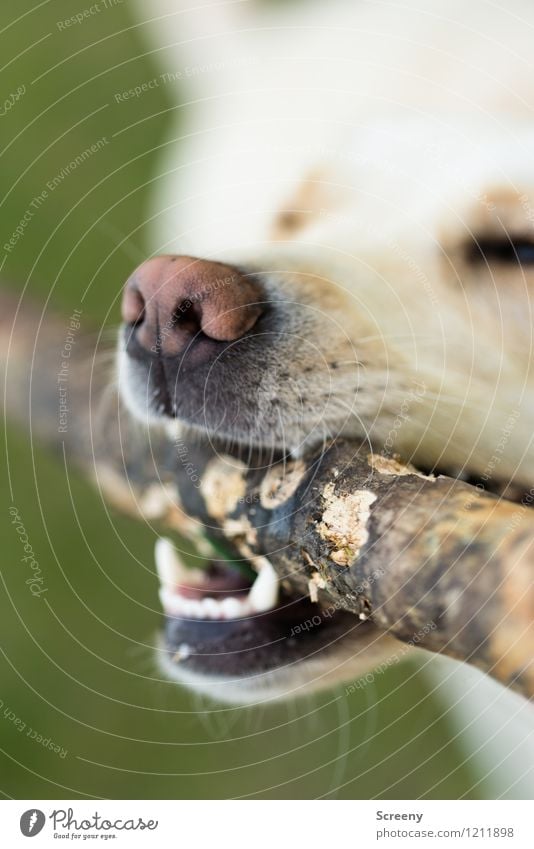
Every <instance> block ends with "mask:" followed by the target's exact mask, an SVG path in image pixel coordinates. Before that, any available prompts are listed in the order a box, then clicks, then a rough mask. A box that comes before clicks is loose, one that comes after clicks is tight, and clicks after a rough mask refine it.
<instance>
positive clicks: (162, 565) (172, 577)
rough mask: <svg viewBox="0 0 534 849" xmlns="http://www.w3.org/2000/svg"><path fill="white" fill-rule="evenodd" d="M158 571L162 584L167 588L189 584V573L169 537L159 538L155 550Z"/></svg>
mask: <svg viewBox="0 0 534 849" xmlns="http://www.w3.org/2000/svg"><path fill="white" fill-rule="evenodd" d="M155 557H156V569H157V572H158V576H159V579H160V582H161V584H162V585H163V586H165V587H169V586H170V587H174V586H176V584H180V583H182V584H183V583H187V579H188V572H189V570H188V569H187V567H186V566H184V564H183V562H182V560H181V558H180V556H179V554H178V552H177V551H176V549H175V547H174V546H173V544H172V542H171V541H170V540H169V539H167V537H159V538H158V539H157V540H156V548H155Z"/></svg>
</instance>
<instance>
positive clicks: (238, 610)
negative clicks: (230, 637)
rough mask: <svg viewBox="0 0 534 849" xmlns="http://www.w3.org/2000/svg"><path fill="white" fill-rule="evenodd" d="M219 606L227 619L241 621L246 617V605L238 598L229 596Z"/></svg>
mask: <svg viewBox="0 0 534 849" xmlns="http://www.w3.org/2000/svg"><path fill="white" fill-rule="evenodd" d="M219 606H220V608H221V611H222V613H223V615H224V616H225V618H226V619H241V617H242V616H245V612H246V611H245V605H244V604H243V602H241V601H240V600H239V599H238V598H233V597H232V596H227V597H226V598H223V600H222V601H221V602H219Z"/></svg>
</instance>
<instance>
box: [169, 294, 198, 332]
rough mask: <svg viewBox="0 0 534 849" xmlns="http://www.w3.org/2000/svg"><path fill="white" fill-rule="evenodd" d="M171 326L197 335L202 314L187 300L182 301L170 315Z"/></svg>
mask: <svg viewBox="0 0 534 849" xmlns="http://www.w3.org/2000/svg"><path fill="white" fill-rule="evenodd" d="M172 325H173V326H174V327H176V326H177V325H178V326H179V329H180V330H186V331H188V332H189V333H192V334H195V335H196V334H197V333H199V332H200V331H201V330H202V314H201V312H200V310H199V309H198V307H197V306H196V305H195V304H194V303H192V302H191V301H190V300H189V299H187V300H185V301H182V303H181V304H180V306H179V307H178V308H177V309H175V310H174V312H173V314H172Z"/></svg>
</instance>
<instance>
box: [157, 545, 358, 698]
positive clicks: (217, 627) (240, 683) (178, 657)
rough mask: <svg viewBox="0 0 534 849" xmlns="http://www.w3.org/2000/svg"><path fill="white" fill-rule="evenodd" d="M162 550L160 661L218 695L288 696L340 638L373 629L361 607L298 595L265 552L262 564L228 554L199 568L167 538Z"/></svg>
mask: <svg viewBox="0 0 534 849" xmlns="http://www.w3.org/2000/svg"><path fill="white" fill-rule="evenodd" d="M155 557H156V569H157V572H158V576H159V580H160V600H161V604H162V607H163V611H164V614H165V628H164V634H163V640H162V642H161V645H160V652H159V658H160V665H161V666H162V668H163V670H164V672H165V673H166V674H167V675H169V677H171V678H172V679H174V680H176V681H178V682H179V683H181V684H183V685H185V686H187V687H188V688H189V689H193V690H196V691H200V692H202V693H204V694H207V695H208V696H210V697H211V698H215V699H216V700H217V701H222V702H230V703H232V704H245V703H248V702H251V701H253V700H255V699H256V698H257V697H258V694H261V698H262V699H265V698H267V699H268V700H271V699H272V698H277V697H279V696H283V697H286V696H287V695H288V694H291V693H292V692H293V691H294V689H295V681H296V680H297V678H298V679H301V678H302V677H303V675H306V674H307V675H308V676H309V675H310V674H311V675H312V678H313V676H314V675H315V674H316V673H315V671H314V670H317V669H324V665H325V663H328V657H329V655H330V654H331V653H334V654H335V653H336V651H338V650H339V645H340V644H343V646H347V645H349V646H350V645H352V640H351V639H347V637H350V636H351V635H352V636H353V638H354V637H355V636H356V633H357V635H358V639H361V636H362V634H363V633H364V632H365V633H367V632H366V628H367V627H368V623H367V622H360V621H359V620H358V619H357V618H355V617H354V615H353V614H351V613H347V612H345V611H343V610H339V609H337V608H334V607H333V606H332V607H330V608H326V609H325V608H321V607H320V606H319V605H318V604H317V603H316V602H312V601H311V599H310V598H309V597H308V596H306V597H299V596H297V595H295V594H290V593H289V592H288V591H287V589H285V588H284V586H283V581H280V579H279V577H278V575H277V574H276V572H275V570H274V569H273V567H272V565H271V564H270V562H269V561H268V559H267V558H265V557H258V558H255V567H256V568H255V569H252V568H251V567H249V566H245V568H243V567H242V565H240V566H239V568H238V567H237V566H236V564H232V563H228V562H226V561H215V562H213V563H211V564H210V565H209V566H208V568H206V569H204V568H203V569H191V568H189V567H188V566H186V565H185V564H184V562H183V561H182V559H181V556H180V555H179V553H178V551H177V550H176V548H175V547H174V545H173V544H172V542H170V540H168V539H166V538H159V539H158V541H157V543H156V552H155ZM297 670H298V672H297ZM303 670H307V671H305V672H303ZM310 670H312V673H310ZM308 680H311V679H308Z"/></svg>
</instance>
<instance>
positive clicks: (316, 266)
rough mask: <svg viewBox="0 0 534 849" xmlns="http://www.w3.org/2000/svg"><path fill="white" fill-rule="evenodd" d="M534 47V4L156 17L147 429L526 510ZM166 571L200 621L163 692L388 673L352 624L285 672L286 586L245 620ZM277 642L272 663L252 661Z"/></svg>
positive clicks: (133, 298) (314, 6)
mask: <svg viewBox="0 0 534 849" xmlns="http://www.w3.org/2000/svg"><path fill="white" fill-rule="evenodd" d="M140 15H142V16H143V18H146V14H144V13H143V12H142V11H141V10H140ZM533 25H534V10H532V8H531V7H530V5H529V3H528V2H522V0H514V2H513V3H512V4H508V5H507V7H506V9H501V10H496V9H495V8H494V7H490V6H488V4H487V3H486V2H483V0H476V2H474V3H471V4H469V6H468V7H466V5H465V4H464V3H460V2H456V0H453V2H442V0H432V2H429V3H427V4H425V7H424V9H421V8H420V5H419V4H418V3H417V2H415V0H408V2H407V3H403V4H402V5H395V4H385V3H381V2H358V3H348V2H344V1H342V0H334V2H332V3H328V4H324V3H318V2H309V3H306V4H304V5H303V4H298V3H295V4H287V5H284V6H281V5H278V4H276V5H275V6H274V7H272V6H271V5H270V4H262V3H256V2H229V3H227V2H223V3H215V4H213V5H210V6H209V10H208V9H207V7H206V6H205V5H203V4H200V3H196V4H195V3H193V4H187V7H183V8H180V9H178V10H177V9H176V6H175V4H174V3H166V2H164V0H161V2H159V0H158V2H157V3H153V4H151V7H150V19H149V21H147V26H148V27H149V30H150V31H151V32H152V34H153V39H154V44H155V45H156V46H155V53H156V57H157V60H158V61H159V62H160V65H161V68H162V69H163V70H162V73H161V74H160V76H159V77H158V85H166V86H167V87H168V88H169V90H170V91H171V92H172V91H173V87H174V88H175V87H176V85H177V84H181V85H180V87H179V89H178V91H177V92H176V96H177V97H180V98H181V100H177V105H176V108H175V112H176V115H177V122H176V125H175V127H173V131H172V133H171V136H170V138H169V139H168V141H167V143H166V144H165V146H164V149H165V155H164V160H163V163H162V165H161V173H160V176H158V177H157V178H156V180H155V183H156V189H157V191H156V192H155V201H154V210H153V214H152V216H151V220H152V233H153V244H154V253H155V256H153V257H152V258H151V259H149V260H147V261H146V262H145V263H143V264H142V265H141V266H140V267H139V268H138V269H136V270H135V271H134V272H133V274H132V275H131V277H130V279H129V280H128V282H127V284H126V287H125V290H124V296H123V307H122V309H123V322H124V323H123V327H122V330H121V334H120V341H119V352H118V374H119V380H118V382H119V386H120V388H121V392H122V397H123V399H124V402H125V404H126V406H127V408H128V409H129V411H130V412H131V413H132V415H133V416H134V417H136V418H137V419H139V420H141V421H142V422H144V423H145V424H148V425H149V427H162V426H163V427H164V428H165V429H166V431H167V433H168V434H169V436H170V438H171V439H174V440H176V439H178V440H180V439H182V438H190V437H191V435H192V434H193V435H194V434H201V435H204V436H207V437H208V438H209V439H210V440H213V441H215V442H216V443H218V444H220V445H224V444H228V443H231V444H233V445H239V446H242V447H243V446H244V447H245V448H246V447H249V448H252V449H255V450H256V449H262V450H264V451H270V452H272V453H276V452H278V453H279V454H281V455H288V456H292V457H293V458H298V457H302V456H305V455H306V453H307V452H309V451H312V450H314V449H318V448H320V447H321V446H323V445H325V444H326V443H327V442H328V441H329V440H331V439H334V438H337V437H339V436H343V437H350V438H358V439H364V440H367V441H368V443H369V445H370V446H372V447H373V448H375V449H380V448H381V447H383V446H384V445H385V444H387V443H388V441H389V443H390V444H389V445H388V447H389V448H390V450H394V452H395V453H398V454H399V455H401V456H402V457H403V459H405V460H408V461H411V462H412V463H414V464H416V465H417V466H419V467H423V468H425V469H433V470H436V469H437V470H439V471H443V472H446V473H447V474H450V475H455V476H460V477H464V478H467V479H469V480H472V481H475V482H479V484H480V485H482V486H484V487H485V488H488V489H492V490H493V491H496V492H506V493H508V494H510V493H517V492H522V491H524V490H525V489H528V487H529V486H530V481H531V479H532V475H533V472H534V452H533V450H532V445H531V443H532V435H531V422H532V413H533V411H534V381H533V372H532V365H531V362H532V356H531V336H532V316H531V292H532V286H533V284H534V172H533V170H532V166H531V164H530V157H529V150H530V146H531V144H532V143H533V142H534V128H533V127H532V122H531V121H530V110H531V108H532V102H533V100H532V99H533V97H534V86H533V85H532V83H531V76H530V75H529V74H528V73H527V71H526V68H527V67H528V62H529V54H530V47H531V27H532V26H533ZM183 103H185V104H186V106H185V110H184V109H183V108H182V104H183ZM183 111H185V113H186V123H184V118H183V114H182V112H183ZM176 157H178V159H176ZM414 387H417V404H414V405H412V407H411V409H410V414H409V415H408V416H406V417H404V420H403V423H402V426H401V427H399V428H397V429H395V428H394V427H393V422H394V420H395V418H396V416H398V414H399V411H400V410H401V409H403V404H406V399H407V398H410V397H413V393H414ZM510 423H511V424H510ZM503 432H506V434H507V436H506V438H504V439H503ZM158 551H159V553H158V563H159V568H160V575H161V577H162V581H163V590H162V592H163V595H162V598H163V600H164V606H165V607H166V612H167V613H168V614H169V615H170V616H171V619H172V620H173V621H174V622H176V620H178V621H179V622H180V627H175V628H174V632H176V633H174V632H173V636H172V637H171V638H170V643H171V648H172V649H173V652H174V654H173V660H172V662H167V670H168V671H169V672H170V674H172V675H174V676H175V677H177V678H178V679H179V680H182V681H186V682H187V683H188V684H190V685H191V686H194V687H196V688H199V689H201V690H203V691H207V692H211V693H213V685H214V683H215V684H216V685H217V691H216V692H217V697H219V698H221V697H224V695H223V693H224V692H226V693H228V694H230V695H229V696H228V697H229V698H230V699H232V700H238V701H246V700H250V699H254V698H257V694H258V687H260V685H261V686H262V687H263V692H266V693H271V694H273V695H277V694H280V692H282V693H285V692H287V690H288V686H290V684H289V681H290V680H291V682H292V683H293V684H294V681H295V680H296V679H295V677H294V670H295V669H298V672H299V675H300V676H301V678H300V679H299V680H302V681H303V682H304V683H303V686H304V687H306V688H309V687H311V686H313V685H314V684H315V683H316V682H317V681H322V682H323V683H324V681H328V682H331V681H332V679H333V678H334V679H335V678H342V677H347V675H352V676H354V674H355V669H359V668H361V667H362V664H363V666H364V667H365V668H366V666H367V664H369V665H370V666H372V665H374V664H376V663H377V662H378V660H379V659H380V658H381V657H384V656H387V655H388V654H389V655H391V645H390V643H389V641H388V638H387V637H377V635H376V634H375V635H372V636H370V637H367V636H364V634H363V633H362V632H361V631H360V632H358V633H357V634H356V635H355V634H354V633H353V632H354V628H345V631H346V632H347V633H350V634H351V638H350V639H348V638H347V639H346V640H344V639H343V638H342V635H341V633H340V631H339V627H340V626H339V622H338V620H336V619H334V622H335V623H336V625H335V626H334V624H332V627H333V628H335V627H337V628H338V630H334V631H333V633H330V630H329V629H328V628H326V629H324V642H325V643H326V644H327V646H328V649H329V650H328V651H325V646H322V645H321V654H320V657H321V660H320V662H319V661H318V660H317V652H316V649H317V647H318V645H320V641H319V642H318V643H316V645H315V648H314V649H313V650H311V649H310V647H309V645H308V644H306V643H305V644H304V647H301V648H300V649H299V652H297V653H296V655H295V654H293V653H290V654H289V655H288V656H287V657H286V658H285V661H284V657H283V654H282V656H280V652H279V649H276V650H275V648H274V647H273V646H274V643H273V640H275V637H273V634H272V632H271V631H268V632H264V630H262V629H263V628H264V625H265V621H268V622H270V623H272V622H273V621H274V618H275V614H276V610H277V609H278V608H277V591H276V589H275V588H273V584H274V582H275V578H274V577H273V574H271V572H269V570H268V566H267V567H266V568H265V570H262V571H261V572H260V576H259V577H258V579H257V585H256V589H254V588H253V589H251V590H250V588H249V590H250V591H249V596H250V597H249V596H245V597H244V598H245V601H244V602H243V605H242V606H241V607H240V606H239V604H238V601H239V603H240V602H241V596H240V595H239V593H240V592H244V590H245V589H247V585H246V582H245V586H244V587H243V586H242V584H240V583H239V581H238V582H237V584H236V585H235V587H238V590H239V591H237V590H236V592H234V595H232V592H231V591H232V587H233V586H234V584H232V581H234V582H235V578H231V577H228V576H227V578H226V582H225V579H223V578H222V577H221V575H220V573H219V572H217V573H216V574H215V575H214V576H212V578H211V582H210V579H209V578H207V577H206V576H205V575H204V576H199V575H197V576H196V577H195V578H193V577H191V573H189V574H188V573H187V570H185V571H184V567H183V564H182V563H181V562H180V559H179V556H178V554H177V552H176V551H174V550H173V548H172V546H170V545H168V544H167V543H166V542H164V541H162V542H161V544H160V546H159V549H158ZM271 571H272V570H271ZM260 578H261V581H260ZM260 585H261V586H260ZM173 586H174V588H176V586H182V589H183V587H184V586H185V587H186V589H187V592H185V597H184V593H183V591H182V592H176V589H174V591H173V589H172V587H173ZM235 587H234V589H235ZM261 587H264V588H265V589H264V596H262V592H263V591H262V589H261ZM169 588H170V589H169ZM256 596H257V597H258V599H259V601H258V602H257V603H255V601H254V600H255V598H256ZM247 605H248V606H247ZM223 608H224V609H223ZM184 620H185V621H186V622H188V626H187V627H185V626H184ZM236 621H237V622H238V623H240V625H239V628H237V629H236V626H235V623H236ZM200 623H204V625H205V626H206V627H210V628H211V632H210V633H213V635H214V636H213V639H212V638H211V637H210V638H209V639H207V638H206V637H205V634H204V637H203V638H202V639H204V640H205V642H202V639H201V638H200V637H199V636H198V629H199V628H200ZM214 623H216V625H215V624H214ZM245 623H246V625H245ZM254 628H255V629H256V631H254ZM193 632H194V633H193ZM254 633H255V634H256V636H255V637H254V636H251V635H254ZM267 633H268V635H269V636H267ZM192 634H193V636H192ZM262 635H263V637H265V640H267V641H268V642H269V646H270V648H269V650H268V651H267V652H266V651H259V650H258V652H257V654H258V657H257V660H256V662H255V663H254V662H252V663H251V662H250V658H249V657H247V662H245V660H244V657H245V656H246V655H243V654H242V653H241V654H240V652H242V649H243V646H244V645H245V644H249V643H250V640H252V645H256V646H257V645H259V644H260V643H262V644H264V643H265V640H262V639H261V637H262ZM206 640H207V642H206ZM354 640H357V643H355V642H354ZM361 640H363V643H361V642H360V641H361ZM214 641H215V642H216V643H217V650H216V651H215V655H216V661H214V660H213V651H214V649H213V645H214ZM247 641H248V643H247ZM254 641H255V642H254ZM191 645H192V646H193V649H191ZM199 645H202V646H204V647H205V646H206V645H208V646H209V650H208V651H205V652H201V651H198V648H199ZM355 645H358V646H359V647H360V648H362V650H361V651H360V650H359V649H358V650H356V648H355ZM363 647H365V651H363ZM371 648H372V650H371ZM195 649H196V650H195ZM191 652H193V656H191ZM236 652H237V654H236ZM310 654H311V655H312V656H313V658H312V660H311V661H310ZM356 655H357V663H355V662H353V663H352V666H351V662H350V661H351V658H352V660H353V661H354V658H355V656H356ZM362 657H363V660H362ZM336 658H337V660H336ZM297 660H299V661H300V662H299V663H297ZM318 663H319V668H320V670H321V671H320V672H318V671H317V669H318V665H317V664H318ZM325 664H326V668H327V669H328V672H327V673H325V666H324V665H325ZM214 667H215V668H214ZM333 670H335V673H334V672H333ZM295 674H296V673H295ZM222 682H224V683H225V684H226V690H225V689H224V688H221V686H219V685H220V684H221V683H222ZM236 682H237V683H236ZM251 682H253V683H254V686H253V687H251V686H250V684H251ZM245 685H246V686H245Z"/></svg>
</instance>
